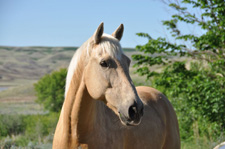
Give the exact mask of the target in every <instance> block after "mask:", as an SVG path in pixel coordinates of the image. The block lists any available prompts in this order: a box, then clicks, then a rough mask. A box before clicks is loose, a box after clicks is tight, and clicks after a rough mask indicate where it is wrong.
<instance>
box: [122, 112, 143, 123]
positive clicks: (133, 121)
mask: <svg viewBox="0 0 225 149" xmlns="http://www.w3.org/2000/svg"><path fill="white" fill-rule="evenodd" d="M119 118H120V121H121V123H122V124H123V125H125V126H137V125H139V124H140V123H141V116H137V117H136V118H135V119H134V120H131V119H130V118H127V117H126V116H124V115H123V114H122V113H119Z"/></svg>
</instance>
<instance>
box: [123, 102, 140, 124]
mask: <svg viewBox="0 0 225 149" xmlns="http://www.w3.org/2000/svg"><path fill="white" fill-rule="evenodd" d="M143 109H144V106H143V103H141V106H138V105H137V104H136V103H134V104H133V105H132V106H130V107H129V108H128V112H127V114H124V113H123V112H120V111H119V117H120V120H121V122H122V124H124V125H126V126H136V125H139V124H140V123H141V118H142V116H143Z"/></svg>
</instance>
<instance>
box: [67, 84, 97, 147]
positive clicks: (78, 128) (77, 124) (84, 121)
mask: <svg viewBox="0 0 225 149" xmlns="http://www.w3.org/2000/svg"><path fill="white" fill-rule="evenodd" d="M95 111H96V101H95V100H94V99H92V98H91V97H90V95H89V93H88V91H87V88H86V86H85V83H84V81H81V84H80V86H79V89H78V91H77V94H76V97H75V101H74V104H73V106H72V111H71V138H72V141H73V140H76V141H77V142H78V143H83V142H85V139H86V137H87V136H88V135H89V134H91V131H92V130H93V126H94V120H95ZM75 143H76V142H75Z"/></svg>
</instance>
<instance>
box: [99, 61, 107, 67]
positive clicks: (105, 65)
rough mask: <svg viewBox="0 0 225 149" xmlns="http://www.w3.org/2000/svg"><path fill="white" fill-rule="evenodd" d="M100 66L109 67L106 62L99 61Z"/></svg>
mask: <svg viewBox="0 0 225 149" xmlns="http://www.w3.org/2000/svg"><path fill="white" fill-rule="evenodd" d="M100 65H101V66H102V67H109V65H108V63H107V62H106V61H101V62H100Z"/></svg>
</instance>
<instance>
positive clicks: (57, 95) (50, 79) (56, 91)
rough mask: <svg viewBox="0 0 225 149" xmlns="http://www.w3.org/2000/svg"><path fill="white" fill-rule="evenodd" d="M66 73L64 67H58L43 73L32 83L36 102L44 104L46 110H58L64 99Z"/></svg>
mask: <svg viewBox="0 0 225 149" xmlns="http://www.w3.org/2000/svg"><path fill="white" fill-rule="evenodd" d="M66 74H67V70H66V69H60V70H59V71H55V72H52V73H51V74H47V75H45V76H44V77H42V78H41V79H40V80H39V81H38V82H37V83H36V84H34V87H35V91H36V93H37V102H38V103H40V104H42V105H44V108H45V109H46V110H49V111H53V112H59V111H60V109H61V107H62V104H63V100H64V89H65V80H66Z"/></svg>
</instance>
